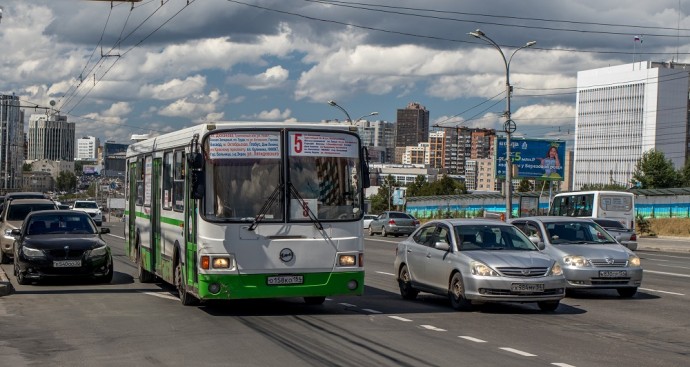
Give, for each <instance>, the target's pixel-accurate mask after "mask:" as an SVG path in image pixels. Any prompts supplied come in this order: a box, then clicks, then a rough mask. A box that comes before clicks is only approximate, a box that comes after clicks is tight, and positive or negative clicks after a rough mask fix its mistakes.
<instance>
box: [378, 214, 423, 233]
mask: <svg viewBox="0 0 690 367" xmlns="http://www.w3.org/2000/svg"><path fill="white" fill-rule="evenodd" d="M417 228H419V221H418V220H417V218H415V217H413V216H411V215H409V214H407V213H404V212H396V211H385V212H383V213H381V215H379V216H378V217H376V219H374V220H372V221H371V223H370V224H369V235H371V236H373V235H374V234H376V233H381V236H383V237H386V236H388V235H393V236H396V237H397V236H402V235H405V236H408V235H410V234H411V233H412V232H414V231H415V229H417Z"/></svg>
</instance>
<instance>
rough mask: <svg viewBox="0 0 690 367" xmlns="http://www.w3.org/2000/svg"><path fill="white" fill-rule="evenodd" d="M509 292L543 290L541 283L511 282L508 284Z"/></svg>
mask: <svg viewBox="0 0 690 367" xmlns="http://www.w3.org/2000/svg"><path fill="white" fill-rule="evenodd" d="M510 291H511V292H544V284H543V283H513V284H511V285H510Z"/></svg>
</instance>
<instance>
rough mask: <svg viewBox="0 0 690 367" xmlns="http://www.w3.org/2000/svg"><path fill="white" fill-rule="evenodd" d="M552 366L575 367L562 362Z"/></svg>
mask: <svg viewBox="0 0 690 367" xmlns="http://www.w3.org/2000/svg"><path fill="white" fill-rule="evenodd" d="M551 364H552V365H554V366H558V367H575V366H573V365H572V364H567V363H560V362H554V363H551Z"/></svg>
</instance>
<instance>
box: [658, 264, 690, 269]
mask: <svg viewBox="0 0 690 367" xmlns="http://www.w3.org/2000/svg"><path fill="white" fill-rule="evenodd" d="M657 266H661V267H664V268H678V269H690V267H688V266H679V265H665V264H659V265H657Z"/></svg>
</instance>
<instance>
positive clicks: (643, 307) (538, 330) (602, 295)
mask: <svg viewBox="0 0 690 367" xmlns="http://www.w3.org/2000/svg"><path fill="white" fill-rule="evenodd" d="M105 225H106V226H112V227H113V233H112V234H113V235H112V236H106V238H107V240H108V242H109V244H110V245H111V246H112V248H113V253H114V254H115V271H116V274H115V278H114V280H113V282H112V283H111V284H109V285H95V284H86V283H65V282H59V283H51V284H43V283H41V284H38V285H30V286H19V285H17V283H16V280H15V279H14V277H13V276H12V274H11V266H10V265H2V268H3V269H4V270H5V271H6V272H7V273H8V274H9V279H10V281H11V282H12V283H13V285H14V286H15V287H16V292H15V293H14V294H11V295H9V296H5V297H0V361H2V362H1V363H0V364H1V365H3V366H4V365H7V366H31V365H36V366H38V365H46V364H49V365H51V366H95V365H97V366H123V365H129V366H189V365H197V366H360V367H361V366H462V365H474V366H554V365H555V366H561V367H567V366H576V367H583V366H630V365H634V366H683V365H690V356H689V355H688V351H689V350H690V331H689V330H690V327H688V326H689V325H688V324H690V322H689V321H688V319H687V310H688V308H689V307H688V306H689V297H690V282H688V279H689V278H690V254H689V253H684V252H682V251H681V252H668V251H647V250H640V251H638V254H640V256H641V257H642V264H643V267H644V269H645V275H644V280H643V286H642V288H641V289H640V291H639V292H638V294H637V295H636V296H635V297H634V298H633V299H620V298H618V296H617V294H616V292H615V291H596V292H594V291H592V292H580V293H578V294H576V295H575V296H574V297H569V298H566V299H564V300H563V302H562V304H561V306H560V307H559V308H558V310H557V311H556V312H555V313H542V312H540V311H539V309H538V308H537V307H536V305H532V304H525V305H523V304H510V305H489V306H485V307H482V308H479V309H478V310H476V311H472V312H455V311H452V310H451V309H450V306H449V304H448V301H447V300H446V299H445V298H443V297H438V296H433V295H424V294H421V295H420V297H419V299H418V300H415V301H405V300H402V299H401V298H400V296H399V294H398V290H397V285H396V283H395V277H394V275H393V269H392V262H393V257H394V248H395V243H396V242H397V241H399V240H400V238H382V237H373V238H370V237H367V241H366V245H367V247H366V251H365V266H366V285H367V286H366V290H365V295H364V296H362V297H342V298H335V299H329V300H327V301H326V303H325V304H324V305H322V306H308V305H305V304H304V303H303V302H302V301H301V300H298V299H280V300H260V301H241V302H238V301H233V302H217V303H212V304H206V305H203V306H200V307H185V306H182V305H181V304H180V303H179V301H178V300H177V299H176V298H175V296H176V295H175V291H174V289H172V288H171V287H169V286H166V285H163V284H142V283H139V282H138V280H137V279H135V278H134V276H133V275H134V274H135V268H134V266H133V264H132V263H130V262H129V260H128V259H127V258H126V257H125V256H124V252H123V248H124V240H123V239H122V235H121V233H122V229H121V228H122V223H106V224H105ZM643 240H646V239H643ZM640 242H641V244H642V242H644V241H640ZM661 242H663V240H662V241H661ZM650 246H651V245H650ZM657 246H658V245H657ZM688 246H689V247H690V243H688Z"/></svg>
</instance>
